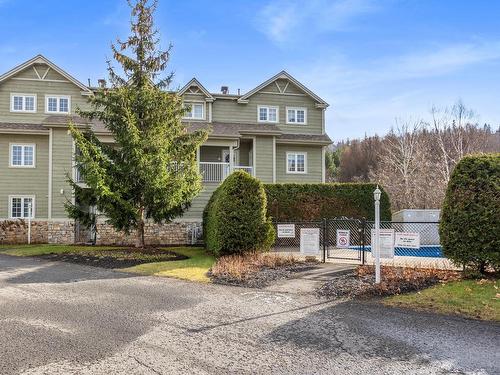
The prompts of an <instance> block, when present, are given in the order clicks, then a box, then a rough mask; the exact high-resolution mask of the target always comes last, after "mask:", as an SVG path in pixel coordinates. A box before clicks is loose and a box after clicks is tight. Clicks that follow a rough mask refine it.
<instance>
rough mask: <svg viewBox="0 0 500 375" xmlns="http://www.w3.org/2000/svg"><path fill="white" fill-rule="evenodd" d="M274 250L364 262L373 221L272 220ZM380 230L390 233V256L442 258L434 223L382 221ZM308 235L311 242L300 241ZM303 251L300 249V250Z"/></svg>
mask: <svg viewBox="0 0 500 375" xmlns="http://www.w3.org/2000/svg"><path fill="white" fill-rule="evenodd" d="M274 226H275V230H276V234H277V236H276V240H275V243H274V246H273V249H274V251H279V252H291V253H297V254H299V253H300V254H304V255H316V256H320V257H321V259H322V260H323V261H325V260H328V259H340V260H347V261H349V260H350V261H353V262H359V263H362V264H364V263H365V262H366V261H367V260H371V252H372V246H371V244H372V236H373V233H374V228H375V223H374V222H373V221H366V220H359V219H349V218H335V219H323V220H321V221H308V222H291V221H290V222H275V223H274ZM380 229H381V232H382V233H385V234H389V235H390V236H392V239H393V241H394V242H393V245H394V257H395V258H396V257H406V258H404V259H409V258H408V257H415V259H417V260H423V259H425V258H443V254H442V251H441V245H440V243H439V231H438V229H439V223H438V222H394V221H382V222H381V223H380ZM306 236H309V237H310V238H312V241H313V242H309V243H304V244H302V246H301V241H304V238H305V237H306ZM305 248H307V251H305V252H304V249H305Z"/></svg>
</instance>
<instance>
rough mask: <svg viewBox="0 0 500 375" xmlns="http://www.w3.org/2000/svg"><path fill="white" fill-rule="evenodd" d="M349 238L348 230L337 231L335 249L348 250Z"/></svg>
mask: <svg viewBox="0 0 500 375" xmlns="http://www.w3.org/2000/svg"><path fill="white" fill-rule="evenodd" d="M350 237H351V231H350V230H344V229H337V247H338V248H341V249H346V248H348V247H349V242H350Z"/></svg>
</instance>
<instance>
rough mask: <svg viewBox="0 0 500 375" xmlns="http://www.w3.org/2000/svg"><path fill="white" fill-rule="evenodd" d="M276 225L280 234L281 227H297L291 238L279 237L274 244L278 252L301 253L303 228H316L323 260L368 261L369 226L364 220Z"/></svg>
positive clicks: (335, 220) (290, 235) (334, 220)
mask: <svg viewBox="0 0 500 375" xmlns="http://www.w3.org/2000/svg"><path fill="white" fill-rule="evenodd" d="M274 225H275V229H276V232H278V228H279V226H292V227H293V230H292V232H291V233H290V234H289V235H287V236H283V237H280V236H279V235H278V236H277V237H276V240H275V242H274V245H273V249H274V251H278V252H288V253H299V252H300V232H301V229H304V228H311V229H313V228H316V229H317V230H318V232H319V245H320V256H321V258H322V260H323V261H325V260H327V259H343V260H347V261H352V262H363V261H364V250H365V227H366V222H365V221H364V220H358V219H349V218H335V219H323V220H321V221H308V222H303V221H302V222H298V221H289V222H284V221H281V222H275V223H274ZM346 236H347V237H348V238H346Z"/></svg>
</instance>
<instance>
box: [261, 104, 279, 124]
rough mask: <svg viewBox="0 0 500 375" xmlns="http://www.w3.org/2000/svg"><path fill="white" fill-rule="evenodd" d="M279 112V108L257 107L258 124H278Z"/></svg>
mask: <svg viewBox="0 0 500 375" xmlns="http://www.w3.org/2000/svg"><path fill="white" fill-rule="evenodd" d="M278 119H279V110H278V107H272V106H265V105H259V106H257V121H258V122H278Z"/></svg>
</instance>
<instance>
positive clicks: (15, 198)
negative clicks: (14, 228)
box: [9, 195, 35, 219]
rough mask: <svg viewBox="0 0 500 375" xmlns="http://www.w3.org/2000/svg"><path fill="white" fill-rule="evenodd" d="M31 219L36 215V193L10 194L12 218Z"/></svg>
mask: <svg viewBox="0 0 500 375" xmlns="http://www.w3.org/2000/svg"><path fill="white" fill-rule="evenodd" d="M30 204H31V219H33V218H34V217H35V196H34V195H9V217H10V218H11V219H27V218H28V217H30Z"/></svg>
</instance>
